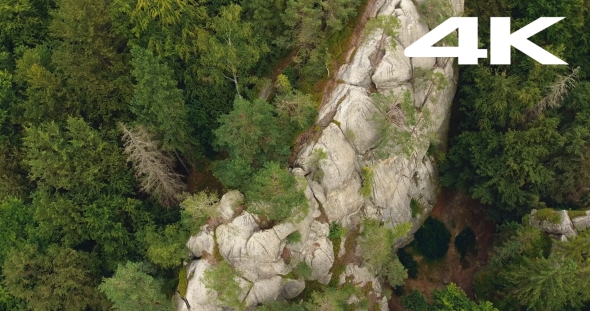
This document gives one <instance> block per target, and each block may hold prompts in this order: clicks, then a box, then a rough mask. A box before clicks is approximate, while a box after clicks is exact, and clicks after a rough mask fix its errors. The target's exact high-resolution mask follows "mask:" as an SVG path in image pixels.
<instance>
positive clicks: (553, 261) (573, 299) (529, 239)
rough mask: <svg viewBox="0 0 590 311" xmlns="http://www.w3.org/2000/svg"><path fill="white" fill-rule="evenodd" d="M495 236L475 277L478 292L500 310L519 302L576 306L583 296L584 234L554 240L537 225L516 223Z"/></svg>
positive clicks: (540, 306)
mask: <svg viewBox="0 0 590 311" xmlns="http://www.w3.org/2000/svg"><path fill="white" fill-rule="evenodd" d="M513 227H514V228H513ZM506 236H508V237H507V238H506ZM498 237H499V238H500V241H501V243H499V244H498V246H497V247H496V248H495V250H494V256H493V257H492V259H491V261H490V264H489V265H488V266H486V267H485V268H484V269H483V270H481V271H480V273H479V274H478V275H477V276H476V280H475V289H476V292H477V295H478V297H482V298H486V299H490V300H492V301H494V303H496V304H497V306H498V307H499V308H501V309H505V308H506V307H508V306H513V305H520V306H524V307H527V308H529V309H531V310H561V309H564V308H566V307H567V306H570V307H573V308H576V307H579V306H581V304H582V303H583V301H585V300H588V299H589V297H587V289H588V288H589V287H590V283H589V282H587V281H586V280H587V279H586V277H585V275H586V274H587V267H588V266H587V264H588V262H587V259H586V255H585V254H586V252H587V249H588V240H587V236H584V237H580V238H575V239H572V241H571V244H570V243H557V244H555V242H552V240H551V239H550V238H549V237H547V236H546V235H545V234H543V233H542V232H541V231H540V230H539V229H536V228H532V227H522V226H518V225H517V226H511V227H503V228H502V229H501V230H500V231H499V236H498ZM574 284H575V286H574ZM574 287H575V288H574ZM546 297H552V299H551V301H546V300H547V299H546Z"/></svg>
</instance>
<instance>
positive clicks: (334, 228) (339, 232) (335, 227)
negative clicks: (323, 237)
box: [328, 222, 346, 241]
mask: <svg viewBox="0 0 590 311" xmlns="http://www.w3.org/2000/svg"><path fill="white" fill-rule="evenodd" d="M345 230H346V229H345V228H342V226H341V225H339V224H338V223H336V222H333V223H331V224H330V231H329V233H328V239H330V241H335V240H337V239H342V237H343V236H344V234H345Z"/></svg>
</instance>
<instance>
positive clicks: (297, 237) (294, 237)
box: [287, 231, 301, 244]
mask: <svg viewBox="0 0 590 311" xmlns="http://www.w3.org/2000/svg"><path fill="white" fill-rule="evenodd" d="M299 242H301V233H300V232H299V231H295V232H293V233H291V234H289V235H288V236H287V243H289V244H294V243H299Z"/></svg>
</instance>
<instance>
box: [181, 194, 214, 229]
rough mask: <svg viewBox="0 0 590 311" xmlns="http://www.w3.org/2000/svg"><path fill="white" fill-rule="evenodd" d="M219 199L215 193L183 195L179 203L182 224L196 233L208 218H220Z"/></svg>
mask: <svg viewBox="0 0 590 311" xmlns="http://www.w3.org/2000/svg"><path fill="white" fill-rule="evenodd" d="M218 206H219V197H218V196H217V194H215V193H207V192H204V191H202V192H199V193H195V194H193V195H188V194H184V200H183V201H182V202H180V209H181V211H180V213H181V215H182V223H183V225H185V226H186V227H187V228H190V229H191V233H196V232H198V230H200V227H201V226H202V225H204V224H205V222H207V220H208V219H209V218H216V217H219V216H221V212H220V211H219V209H218Z"/></svg>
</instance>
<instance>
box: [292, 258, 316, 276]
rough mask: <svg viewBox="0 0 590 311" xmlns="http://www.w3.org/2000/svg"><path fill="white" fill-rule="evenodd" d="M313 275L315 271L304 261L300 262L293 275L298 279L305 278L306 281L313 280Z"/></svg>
mask: <svg viewBox="0 0 590 311" xmlns="http://www.w3.org/2000/svg"><path fill="white" fill-rule="evenodd" d="M312 273H313V270H312V269H311V267H310V266H309V265H308V264H306V263H305V262H304V261H302V262H300V263H299V264H297V266H295V268H293V274H295V276H296V277H298V278H303V279H305V280H307V279H309V278H311V274H312Z"/></svg>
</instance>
